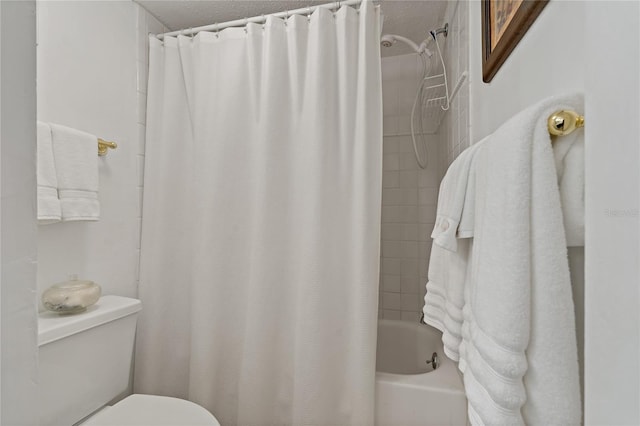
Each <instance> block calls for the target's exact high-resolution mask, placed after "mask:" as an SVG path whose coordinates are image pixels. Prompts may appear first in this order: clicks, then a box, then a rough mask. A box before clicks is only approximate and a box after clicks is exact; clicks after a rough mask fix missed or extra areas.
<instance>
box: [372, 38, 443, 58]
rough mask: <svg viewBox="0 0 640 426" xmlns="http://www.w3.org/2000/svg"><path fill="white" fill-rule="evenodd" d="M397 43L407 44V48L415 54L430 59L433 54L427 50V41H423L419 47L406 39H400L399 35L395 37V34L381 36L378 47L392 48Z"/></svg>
mask: <svg viewBox="0 0 640 426" xmlns="http://www.w3.org/2000/svg"><path fill="white" fill-rule="evenodd" d="M397 41H401V42H403V43H405V44H407V45H408V46H409V47H411V48H412V49H413V50H415V51H416V53H418V54H423V53H424V54H425V55H427V56H428V57H431V56H432V55H433V52H431V51H430V50H429V49H427V40H425V41H423V42H422V43H421V44H420V46H418V45H417V44H416V43H414V42H413V41H411V40H409V39H408V38H406V37H402V36H399V35H395V34H384V35H383V36H382V38H381V39H380V45H381V46H382V47H391V46H393V45H394V44H395V43H396V42H397Z"/></svg>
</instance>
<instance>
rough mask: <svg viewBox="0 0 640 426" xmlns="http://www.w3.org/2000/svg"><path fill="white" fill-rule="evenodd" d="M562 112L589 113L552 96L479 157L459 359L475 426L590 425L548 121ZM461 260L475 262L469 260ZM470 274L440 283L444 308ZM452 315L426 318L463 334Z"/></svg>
mask: <svg viewBox="0 0 640 426" xmlns="http://www.w3.org/2000/svg"><path fill="white" fill-rule="evenodd" d="M562 108H571V109H576V110H582V100H581V98H580V97H576V96H566V97H562V98H555V99H548V100H545V101H542V102H540V103H539V104H537V105H535V106H533V107H531V108H529V109H527V110H525V111H523V112H521V113H520V114H518V115H517V116H515V117H513V118H512V119H511V120H509V121H508V122H506V123H505V124H504V125H503V126H501V127H500V128H499V129H498V130H497V131H496V132H495V133H493V134H492V135H491V136H490V137H489V139H488V140H487V141H486V142H485V143H484V144H483V145H482V146H481V147H480V148H479V149H478V150H477V152H476V153H475V156H474V159H473V168H472V172H471V173H470V181H469V184H468V187H469V185H473V186H474V187H475V190H474V191H473V192H475V195H476V196H475V200H474V206H473V210H474V214H473V215H472V217H473V218H474V225H473V226H472V227H471V232H472V234H473V240H468V241H469V246H468V247H465V250H467V249H468V252H467V256H466V273H465V281H464V283H463V284H462V287H463V288H464V296H463V298H464V308H463V322H462V327H461V342H460V345H459V348H458V353H459V368H460V370H461V371H462V372H463V373H464V383H465V390H466V393H467V399H468V401H469V407H468V408H469V410H468V412H469V418H470V420H471V423H472V424H474V425H484V424H501V425H502V424H509V425H511V424H525V423H526V424H528V425H574V424H575V425H577V424H579V423H580V418H581V414H580V413H581V408H580V390H579V379H578V361H577V346H576V335H575V318H574V309H573V300H572V294H571V283H570V279H569V267H568V262H567V252H566V240H565V233H564V227H563V215H562V210H561V203H560V191H559V189H558V176H557V174H556V167H555V164H554V155H553V150H552V147H551V140H550V137H549V134H548V131H547V127H546V120H547V117H548V115H549V114H550V113H551V112H553V111H554V110H556V109H562ZM466 207H467V206H466V205H465V207H464V208H466ZM464 208H463V216H464ZM459 243H460V242H459ZM458 246H459V247H460V244H458ZM435 247H436V245H435V244H434V249H435ZM432 250H433V249H432ZM436 252H437V251H436ZM462 254H463V253H460V255H461V256H462ZM448 260H449V262H451V259H448ZM457 260H458V261H460V260H462V261H463V262H462V263H463V264H464V263H465V262H464V259H463V258H462V257H461V258H459V259H457ZM462 267H463V265H457V266H456V268H455V270H456V272H455V274H453V275H452V274H450V273H448V272H447V273H440V275H439V276H437V279H438V280H442V282H443V284H442V286H441V289H439V290H440V292H441V294H434V295H432V296H433V297H434V299H433V300H435V302H434V303H433V304H434V305H438V304H439V305H440V306H447V304H448V303H449V300H447V297H448V296H449V295H450V293H449V290H448V286H449V285H453V286H460V284H459V282H458V281H457V280H459V276H460V269H461V268H462ZM445 269H446V268H445ZM431 272H432V270H431V267H430V270H429V273H430V274H431ZM447 274H449V276H447ZM452 277H453V278H455V279H454V281H453V284H451V283H452ZM456 277H458V278H456ZM429 280H430V283H431V275H430V277H429ZM427 289H428V292H427V297H425V301H426V302H429V303H430V300H429V291H430V288H429V286H428V287H427ZM459 291H460V290H459V289H457V290H456V292H455V293H456V294H459ZM437 297H441V298H443V299H444V301H437ZM449 297H450V296H449ZM458 297H459V296H458ZM456 303H459V300H456ZM427 308H428V306H425V310H427ZM446 313H447V310H446V309H445V310H444V312H439V311H438V310H437V309H436V310H435V311H434V315H435V316H436V317H438V319H439V321H438V320H434V319H433V318H430V317H429V316H427V315H425V319H426V320H427V322H428V323H431V324H432V325H434V326H436V327H438V328H440V327H443V328H444V329H445V331H446V332H449V333H450V334H454V333H455V332H456V330H455V329H452V326H451V325H450V324H449V323H447V322H446V321H445V319H446ZM456 326H457V325H456ZM445 334H446V333H443V341H445V337H444V335H445ZM445 344H451V341H445ZM454 349H455V348H454ZM446 352H447V354H449V353H450V352H452V351H451V349H450V348H449V349H448V350H447V351H446Z"/></svg>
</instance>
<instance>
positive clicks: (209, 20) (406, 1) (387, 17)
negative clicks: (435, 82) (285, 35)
mask: <svg viewBox="0 0 640 426" xmlns="http://www.w3.org/2000/svg"><path fill="white" fill-rule="evenodd" d="M136 1H137V3H139V4H140V5H142V6H143V7H144V8H145V9H147V10H148V11H149V12H150V13H151V14H152V15H154V16H155V17H156V18H158V19H159V20H160V21H162V22H163V23H164V24H165V25H166V26H167V27H169V28H170V29H171V30H179V29H183V28H191V27H197V26H201V25H208V24H213V23H215V22H226V21H232V20H235V19H242V18H245V17H252V16H259V15H262V14H265V15H266V14H269V13H275V12H281V11H285V10H293V9H300V8H305V7H307V6H309V5H314V4H321V3H328V1H326V0H325V1H322V0H320V1H319V0H287V1H285V0H136ZM380 4H381V5H382V12H383V14H384V26H383V33H385V34H398V35H401V36H404V37H408V38H410V39H412V40H414V41H415V42H416V43H418V44H420V42H421V41H422V40H424V39H425V38H426V36H427V34H428V31H429V30H431V29H434V28H436V27H439V26H441V25H442V23H443V19H444V14H445V10H446V7H447V1H446V0H442V1H437V0H382V1H380ZM410 52H411V50H410V49H409V48H408V47H406V46H405V45H404V44H403V43H396V44H395V45H394V46H392V47H388V48H384V47H383V48H382V55H383V56H393V55H401V54H404V53H410Z"/></svg>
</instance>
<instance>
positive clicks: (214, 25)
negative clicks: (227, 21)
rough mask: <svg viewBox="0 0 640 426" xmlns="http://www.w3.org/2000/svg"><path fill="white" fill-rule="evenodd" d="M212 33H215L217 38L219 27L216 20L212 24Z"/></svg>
mask: <svg viewBox="0 0 640 426" xmlns="http://www.w3.org/2000/svg"><path fill="white" fill-rule="evenodd" d="M213 33H214V34H215V35H216V38H219V33H220V27H219V26H218V23H217V22H216V23H214V24H213Z"/></svg>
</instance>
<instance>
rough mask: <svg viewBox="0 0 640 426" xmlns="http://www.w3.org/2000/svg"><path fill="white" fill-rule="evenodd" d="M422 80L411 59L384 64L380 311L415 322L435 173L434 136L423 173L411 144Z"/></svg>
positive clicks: (420, 302)
mask: <svg viewBox="0 0 640 426" xmlns="http://www.w3.org/2000/svg"><path fill="white" fill-rule="evenodd" d="M420 76H421V64H420V63H419V61H418V57H417V55H415V54H412V55H402V56H393V57H387V58H383V60H382V80H383V81H382V91H383V105H384V124H383V128H384V142H383V146H384V156H383V179H382V187H383V189H382V250H381V259H380V287H379V288H380V305H379V306H380V308H379V309H380V310H379V312H378V316H379V317H380V318H385V319H402V320H407V321H418V320H419V319H420V314H421V312H422V305H423V304H424V302H423V298H424V291H425V284H426V280H427V269H428V261H429V255H430V251H431V238H430V234H431V230H432V228H433V223H434V221H435V210H436V201H437V196H438V186H439V184H440V177H441V176H440V173H439V163H440V162H439V161H438V159H439V143H438V139H439V138H438V136H434V135H430V136H428V141H429V142H428V153H429V160H430V161H429V162H428V166H427V168H426V169H424V170H423V169H421V168H420V167H419V166H418V163H417V161H416V158H415V154H414V150H413V143H412V140H411V127H410V126H411V108H412V106H413V100H414V97H415V94H416V90H417V85H418V82H419V78H420Z"/></svg>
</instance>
